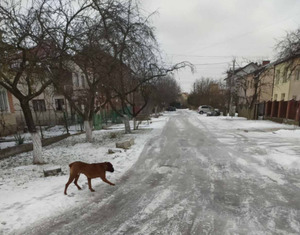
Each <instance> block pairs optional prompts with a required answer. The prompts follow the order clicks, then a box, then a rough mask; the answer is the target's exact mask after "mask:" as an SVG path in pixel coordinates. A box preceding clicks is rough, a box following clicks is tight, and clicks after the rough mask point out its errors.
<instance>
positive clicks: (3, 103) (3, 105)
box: [0, 88, 8, 112]
mask: <svg viewBox="0 0 300 235" xmlns="http://www.w3.org/2000/svg"><path fill="white" fill-rule="evenodd" d="M3 111H8V102H7V94H6V90H4V89H1V88H0V112H3Z"/></svg>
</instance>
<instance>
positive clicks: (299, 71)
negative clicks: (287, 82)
mask: <svg viewBox="0 0 300 235" xmlns="http://www.w3.org/2000/svg"><path fill="white" fill-rule="evenodd" d="M296 80H298V81H299V80H300V69H297V70H296Z"/></svg>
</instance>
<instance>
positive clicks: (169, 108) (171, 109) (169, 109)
mask: <svg viewBox="0 0 300 235" xmlns="http://www.w3.org/2000/svg"><path fill="white" fill-rule="evenodd" d="M166 110H167V111H176V108H175V107H173V106H169V107H168V108H166Z"/></svg>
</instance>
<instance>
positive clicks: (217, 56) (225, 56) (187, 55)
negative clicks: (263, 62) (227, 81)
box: [167, 54, 268, 58]
mask: <svg viewBox="0 0 300 235" xmlns="http://www.w3.org/2000/svg"><path fill="white" fill-rule="evenodd" d="M167 55H170V56H184V57H200V58H233V57H241V58H266V57H268V56H266V55H263V56H262V55H257V56H244V55H192V54H167Z"/></svg>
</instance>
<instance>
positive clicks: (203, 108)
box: [198, 105, 213, 114]
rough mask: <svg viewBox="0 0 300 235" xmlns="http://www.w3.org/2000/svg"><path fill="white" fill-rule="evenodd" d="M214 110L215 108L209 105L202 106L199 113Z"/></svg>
mask: <svg viewBox="0 0 300 235" xmlns="http://www.w3.org/2000/svg"><path fill="white" fill-rule="evenodd" d="M212 110H213V108H212V107H211V106H209V105H201V106H199V108H198V113H200V114H204V113H207V112H211V111H212Z"/></svg>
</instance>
